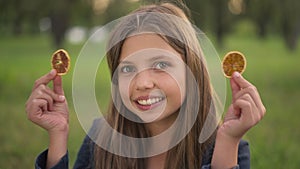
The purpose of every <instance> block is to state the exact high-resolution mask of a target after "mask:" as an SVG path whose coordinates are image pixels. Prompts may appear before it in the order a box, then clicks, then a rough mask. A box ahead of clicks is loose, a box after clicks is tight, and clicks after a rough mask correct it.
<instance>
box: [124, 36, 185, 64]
mask: <svg viewBox="0 0 300 169" xmlns="http://www.w3.org/2000/svg"><path fill="white" fill-rule="evenodd" d="M145 49H149V50H151V49H153V50H155V49H161V50H166V51H168V52H171V53H172V54H174V55H176V56H178V57H181V56H180V54H179V53H178V52H177V51H176V50H175V49H173V48H172V47H171V46H170V45H169V44H168V43H167V42H166V41H165V40H163V39H162V38H161V37H160V36H159V35H156V34H153V33H145V34H139V35H134V36H131V37H128V38H127V39H126V40H125V42H124V44H123V47H122V50H121V56H120V61H122V60H124V59H125V58H126V57H127V56H130V55H132V54H134V53H136V52H139V51H141V50H145Z"/></svg>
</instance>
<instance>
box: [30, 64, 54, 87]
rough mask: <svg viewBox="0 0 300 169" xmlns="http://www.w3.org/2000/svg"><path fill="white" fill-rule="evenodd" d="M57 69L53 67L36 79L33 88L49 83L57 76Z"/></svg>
mask: <svg viewBox="0 0 300 169" xmlns="http://www.w3.org/2000/svg"><path fill="white" fill-rule="evenodd" d="M56 73H57V72H56V70H55V69H52V70H51V71H50V72H49V73H47V74H45V75H44V76H42V77H41V78H39V79H38V80H36V81H35V83H34V87H33V90H34V89H36V88H37V87H38V86H39V85H41V84H44V85H47V84H48V83H49V82H50V81H51V80H52V79H53V78H54V77H55V76H56Z"/></svg>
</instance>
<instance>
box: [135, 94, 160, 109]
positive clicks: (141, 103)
mask: <svg viewBox="0 0 300 169" xmlns="http://www.w3.org/2000/svg"><path fill="white" fill-rule="evenodd" d="M163 100H164V98H163V97H151V98H138V99H136V100H135V103H136V105H137V107H138V108H139V109H141V110H149V109H152V108H154V107H156V106H157V105H159V103H160V102H161V101H163Z"/></svg>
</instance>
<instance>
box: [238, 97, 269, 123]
mask: <svg viewBox="0 0 300 169" xmlns="http://www.w3.org/2000/svg"><path fill="white" fill-rule="evenodd" d="M236 105H239V107H240V108H241V112H242V113H243V115H244V120H248V121H250V122H252V123H250V124H252V125H255V124H256V123H258V121H260V120H261V119H262V117H263V114H262V113H261V111H260V110H259V109H258V107H257V106H256V104H255V102H254V100H253V99H252V98H251V96H250V95H249V94H245V95H244V96H242V97H241V98H240V99H238V101H237V103H236Z"/></svg>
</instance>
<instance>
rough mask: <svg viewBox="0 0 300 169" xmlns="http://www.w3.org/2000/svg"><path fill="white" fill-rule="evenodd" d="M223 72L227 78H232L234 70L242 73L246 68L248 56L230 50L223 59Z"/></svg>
mask: <svg viewBox="0 0 300 169" xmlns="http://www.w3.org/2000/svg"><path fill="white" fill-rule="evenodd" d="M222 66H223V72H224V75H225V76H226V77H227V78H231V76H232V74H233V72H239V73H240V74H242V73H243V72H244V71H245V69H246V58H245V56H244V55H243V54H242V53H241V52H238V51H231V52H228V53H227V54H226V55H225V57H224V58H223V61H222Z"/></svg>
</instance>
